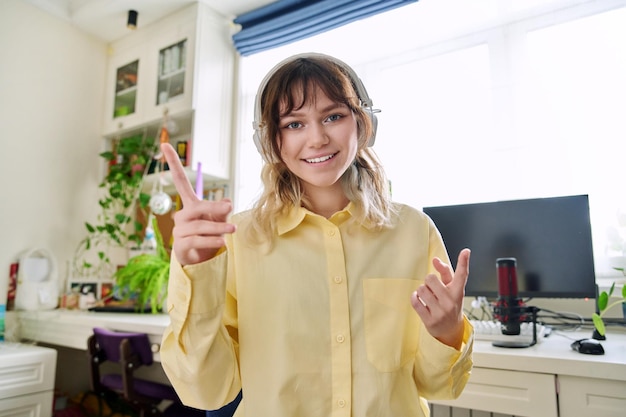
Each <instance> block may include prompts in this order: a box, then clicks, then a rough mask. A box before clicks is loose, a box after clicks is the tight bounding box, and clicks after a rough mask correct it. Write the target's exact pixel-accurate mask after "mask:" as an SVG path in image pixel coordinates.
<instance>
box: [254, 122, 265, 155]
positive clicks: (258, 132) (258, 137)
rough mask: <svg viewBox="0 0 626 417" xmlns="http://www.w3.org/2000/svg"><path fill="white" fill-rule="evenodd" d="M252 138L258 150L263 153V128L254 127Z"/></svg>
mask: <svg viewBox="0 0 626 417" xmlns="http://www.w3.org/2000/svg"><path fill="white" fill-rule="evenodd" d="M252 139H253V140H254V146H256V150H257V151H258V152H259V153H260V154H261V155H263V147H262V146H261V129H260V128H258V127H255V128H254V134H253V135H252Z"/></svg>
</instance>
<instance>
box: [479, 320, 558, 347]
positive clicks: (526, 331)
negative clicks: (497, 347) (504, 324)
mask: <svg viewBox="0 0 626 417" xmlns="http://www.w3.org/2000/svg"><path fill="white" fill-rule="evenodd" d="M470 323H472V325H473V326H474V340H486V341H491V342H492V341H494V340H499V341H500V340H505V341H511V342H517V341H520V342H525V341H531V340H533V324H532V323H528V322H523V323H520V334H518V335H506V334H502V330H501V327H500V322H498V321H492V320H470ZM536 328H537V342H541V340H542V339H543V338H544V337H545V336H546V335H547V334H548V331H549V329H548V328H547V327H546V326H544V325H542V324H540V323H537V324H536Z"/></svg>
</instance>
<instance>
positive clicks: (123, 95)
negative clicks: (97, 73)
mask: <svg viewBox="0 0 626 417" xmlns="http://www.w3.org/2000/svg"><path fill="white" fill-rule="evenodd" d="M138 70H139V60H135V61H133V62H131V63H129V64H126V65H124V66H121V67H119V68H118V69H117V75H116V77H117V78H116V80H117V81H116V84H115V102H114V104H113V118H116V117H121V116H126V115H129V114H133V113H135V106H136V103H137V73H138Z"/></svg>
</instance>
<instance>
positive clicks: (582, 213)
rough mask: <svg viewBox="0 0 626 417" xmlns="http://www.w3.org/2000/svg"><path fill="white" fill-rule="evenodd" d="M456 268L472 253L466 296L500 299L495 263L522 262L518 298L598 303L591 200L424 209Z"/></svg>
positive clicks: (553, 199) (571, 198) (575, 198)
mask: <svg viewBox="0 0 626 417" xmlns="http://www.w3.org/2000/svg"><path fill="white" fill-rule="evenodd" d="M423 210H424V212H425V213H426V214H427V215H429V216H430V217H431V218H432V219H433V221H434V222H435V225H436V226H437V228H438V229H439V231H440V232H441V235H442V237H443V240H444V243H445V245H446V248H447V250H448V254H449V256H450V260H451V262H452V264H453V266H454V267H455V268H456V260H457V256H458V253H459V251H460V250H461V249H463V248H465V247H468V248H470V249H471V250H472V254H471V258H470V274H469V279H468V281H467V286H466V295H467V296H473V297H479V296H484V297H487V298H490V297H496V296H497V294H498V279H497V271H496V259H498V258H516V259H517V280H518V291H519V296H520V297H524V298H526V297H527V298H595V297H596V284H595V270H594V260H593V245H592V239H591V224H590V220H589V199H588V196H587V195H575V196H565V197H550V198H536V199H526V200H512V201H497V202H489V203H476V204H461V205H450V206H438V207H425V208H424V209H423Z"/></svg>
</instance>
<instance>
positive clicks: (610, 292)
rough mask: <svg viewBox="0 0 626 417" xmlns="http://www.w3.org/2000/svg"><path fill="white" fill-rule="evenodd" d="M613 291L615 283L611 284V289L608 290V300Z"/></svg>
mask: <svg viewBox="0 0 626 417" xmlns="http://www.w3.org/2000/svg"><path fill="white" fill-rule="evenodd" d="M614 290H615V282H613V284H611V289H609V298H611V296H612V295H613V291H614Z"/></svg>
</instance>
